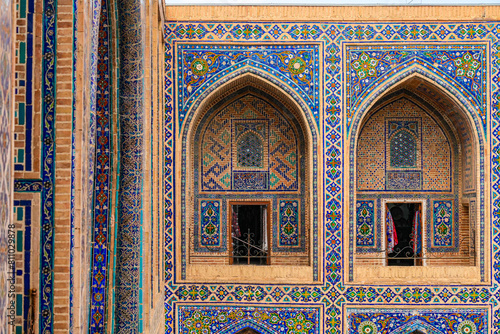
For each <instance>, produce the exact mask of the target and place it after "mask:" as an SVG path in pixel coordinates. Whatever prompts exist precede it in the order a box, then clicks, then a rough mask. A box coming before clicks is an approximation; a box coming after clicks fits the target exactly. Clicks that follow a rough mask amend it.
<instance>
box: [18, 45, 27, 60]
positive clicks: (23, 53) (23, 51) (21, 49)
mask: <svg viewBox="0 0 500 334" xmlns="http://www.w3.org/2000/svg"><path fill="white" fill-rule="evenodd" d="M19 62H20V63H21V64H24V63H25V62H26V43H25V42H21V43H19Z"/></svg>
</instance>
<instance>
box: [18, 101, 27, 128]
mask: <svg viewBox="0 0 500 334" xmlns="http://www.w3.org/2000/svg"><path fill="white" fill-rule="evenodd" d="M25 121H26V104H25V103H22V102H21V103H19V125H24V122H25Z"/></svg>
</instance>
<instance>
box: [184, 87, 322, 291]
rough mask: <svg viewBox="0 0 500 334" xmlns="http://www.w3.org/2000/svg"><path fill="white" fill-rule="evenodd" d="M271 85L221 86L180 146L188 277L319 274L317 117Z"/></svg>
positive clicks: (301, 278) (309, 278) (310, 277)
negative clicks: (316, 245) (182, 147)
mask: <svg viewBox="0 0 500 334" xmlns="http://www.w3.org/2000/svg"><path fill="white" fill-rule="evenodd" d="M237 80H239V79H237ZM241 80H242V82H243V79H241ZM225 94H226V95H225ZM274 94H279V92H278V90H277V89H276V87H274V88H273V89H270V90H269V91H267V90H266V91H263V90H260V89H259V88H258V87H254V86H252V85H246V86H245V85H242V86H241V88H239V89H236V88H235V89H233V88H231V89H230V90H228V91H227V93H225V92H224V90H223V89H221V90H220V93H217V94H214V95H211V96H210V97H209V98H208V99H212V98H214V100H212V101H211V102H210V103H209V102H207V103H206V104H205V105H204V107H203V108H201V110H200V112H199V113H197V114H195V116H194V117H193V119H192V120H191V121H190V122H191V123H190V125H189V126H190V128H189V130H186V131H189V134H188V135H187V136H186V137H184V138H183V140H184V141H185V147H186V150H185V151H183V155H184V156H183V157H179V156H176V159H178V160H177V161H179V163H180V164H182V166H185V168H183V169H182V175H183V177H182V178H181V179H180V180H179V184H180V187H181V188H182V189H183V190H182V191H180V192H179V193H180V195H179V196H181V197H182V198H183V203H185V205H184V206H183V207H182V208H180V209H179V210H180V211H181V212H182V214H181V215H178V216H177V217H180V218H179V219H180V221H181V224H183V225H182V226H186V227H187V228H185V229H184V231H185V232H186V233H184V234H181V235H180V236H179V239H181V240H184V244H183V245H185V246H183V247H184V248H183V249H182V250H181V255H180V257H181V263H183V264H184V263H185V268H186V269H185V271H184V272H181V273H180V275H181V277H183V278H184V277H186V278H185V279H186V280H189V281H198V279H200V277H205V279H207V278H208V279H210V280H213V281H215V282H222V281H224V282H226V281H227V282H229V281H231V282H234V281H238V282H243V281H245V282H253V281H255V280H257V279H259V277H269V279H271V280H274V281H283V282H289V281H290V280H292V281H295V282H313V281H318V280H319V279H320V278H321V277H322V276H321V275H318V271H319V270H321V266H319V265H317V266H313V264H316V263H317V262H313V261H312V257H313V256H316V257H318V254H317V253H318V248H314V249H313V247H312V245H313V243H312V240H311V239H310V234H311V233H313V232H314V233H317V231H318V229H317V224H318V218H317V217H318V215H320V214H321V213H320V210H318V209H317V208H313V206H317V205H318V196H321V193H320V191H318V184H320V183H319V182H317V180H318V175H320V173H319V172H318V171H317V170H313V167H314V166H317V162H316V159H317V158H316V157H317V152H318V150H317V149H316V150H313V145H317V144H316V143H317V135H316V132H314V135H313V134H312V133H311V131H316V128H314V130H311V126H312V125H315V124H314V123H313V122H314V119H313V118H308V117H309V116H307V115H306V114H304V112H303V111H302V110H300V109H299V107H298V105H297V104H296V103H295V102H293V103H292V102H288V99H289V98H290V97H289V96H284V95H283V96H279V98H277V97H274ZM307 112H308V111H307ZM183 143H184V142H183ZM183 158H184V159H183ZM313 190H314V191H313ZM313 224H315V225H313ZM315 226H316V228H315ZM182 252H183V253H182ZM183 260H184V262H182V261H183ZM319 261H320V260H319ZM299 267H300V268H299ZM184 273H185V274H184ZM183 275H184V276H183Z"/></svg>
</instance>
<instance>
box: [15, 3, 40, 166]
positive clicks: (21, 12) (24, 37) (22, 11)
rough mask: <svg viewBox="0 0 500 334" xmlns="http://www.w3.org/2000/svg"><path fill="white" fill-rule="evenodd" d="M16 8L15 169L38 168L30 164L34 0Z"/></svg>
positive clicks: (32, 127) (32, 152)
mask: <svg viewBox="0 0 500 334" xmlns="http://www.w3.org/2000/svg"><path fill="white" fill-rule="evenodd" d="M16 4H17V10H16V14H17V15H16V19H17V20H16V51H15V53H16V59H15V60H16V73H15V94H16V102H15V104H14V108H15V109H14V110H15V112H14V124H15V125H14V132H15V135H14V146H15V149H14V152H13V153H14V170H15V171H27V172H29V171H32V170H39V166H33V160H34V158H37V157H38V156H39V152H34V147H33V144H34V143H33V136H34V135H36V132H35V131H36V130H35V127H34V124H33V121H34V119H33V114H34V112H33V106H34V103H33V84H32V83H33V74H34V73H33V68H34V64H33V51H34V47H35V43H34V40H33V36H34V31H33V28H34V8H35V1H34V0H28V1H25V0H23V1H18V2H16Z"/></svg>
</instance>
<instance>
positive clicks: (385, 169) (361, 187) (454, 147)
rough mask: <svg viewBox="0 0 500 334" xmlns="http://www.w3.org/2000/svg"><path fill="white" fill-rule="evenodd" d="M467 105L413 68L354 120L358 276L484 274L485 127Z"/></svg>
mask: <svg viewBox="0 0 500 334" xmlns="http://www.w3.org/2000/svg"><path fill="white" fill-rule="evenodd" d="M467 108H468V106H464V105H463V104H462V103H461V102H460V101H459V100H458V99H456V98H454V97H453V95H451V94H450V93H449V92H447V91H446V90H445V89H443V88H442V87H441V86H439V85H438V84H437V83H435V82H433V81H432V80H431V79H429V78H428V77H425V76H423V75H421V74H413V75H409V76H408V77H406V78H404V79H402V80H401V81H400V82H399V83H397V84H395V85H393V86H392V87H391V88H389V89H388V90H387V91H385V92H383V93H381V94H380V95H379V97H378V98H377V99H376V100H375V102H374V103H373V104H371V106H370V107H367V108H366V109H365V110H366V111H365V112H364V113H360V115H358V116H357V117H356V118H354V119H353V127H352V129H351V134H350V150H351V152H353V153H354V154H351V160H350V171H351V172H350V175H351V182H350V203H349V211H350V212H349V214H350V217H351V219H350V224H351V225H350V226H351V227H350V233H349V235H350V243H351V244H352V245H353V251H352V254H351V257H350V258H351V259H352V260H351V261H350V263H349V266H352V267H353V269H354V270H353V271H352V273H353V274H351V275H350V276H349V279H350V280H351V281H355V282H357V281H365V280H367V281H373V280H375V281H379V282H384V283H392V284H406V283H410V282H420V281H426V282H429V281H431V282H435V283H439V282H445V281H448V282H449V281H450V279H451V280H453V279H456V280H457V281H460V282H479V281H482V280H483V279H484V276H481V274H480V272H481V270H480V268H479V265H477V264H479V263H480V262H481V263H483V262H484V261H480V259H484V256H485V254H484V251H485V250H484V248H480V247H479V245H480V244H483V241H484V239H482V240H478V238H484V233H479V232H478V231H480V230H481V228H482V226H483V224H484V217H483V216H481V215H480V211H479V207H480V205H481V204H480V203H484V196H485V194H484V189H483V186H482V183H481V181H480V180H482V179H484V168H483V161H484V158H483V155H484V147H483V139H482V138H483V133H482V127H481V125H479V124H481V123H480V121H478V117H477V115H475V114H473V113H471V112H470V109H469V110H467ZM479 234H481V235H479ZM398 277H400V278H398Z"/></svg>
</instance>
